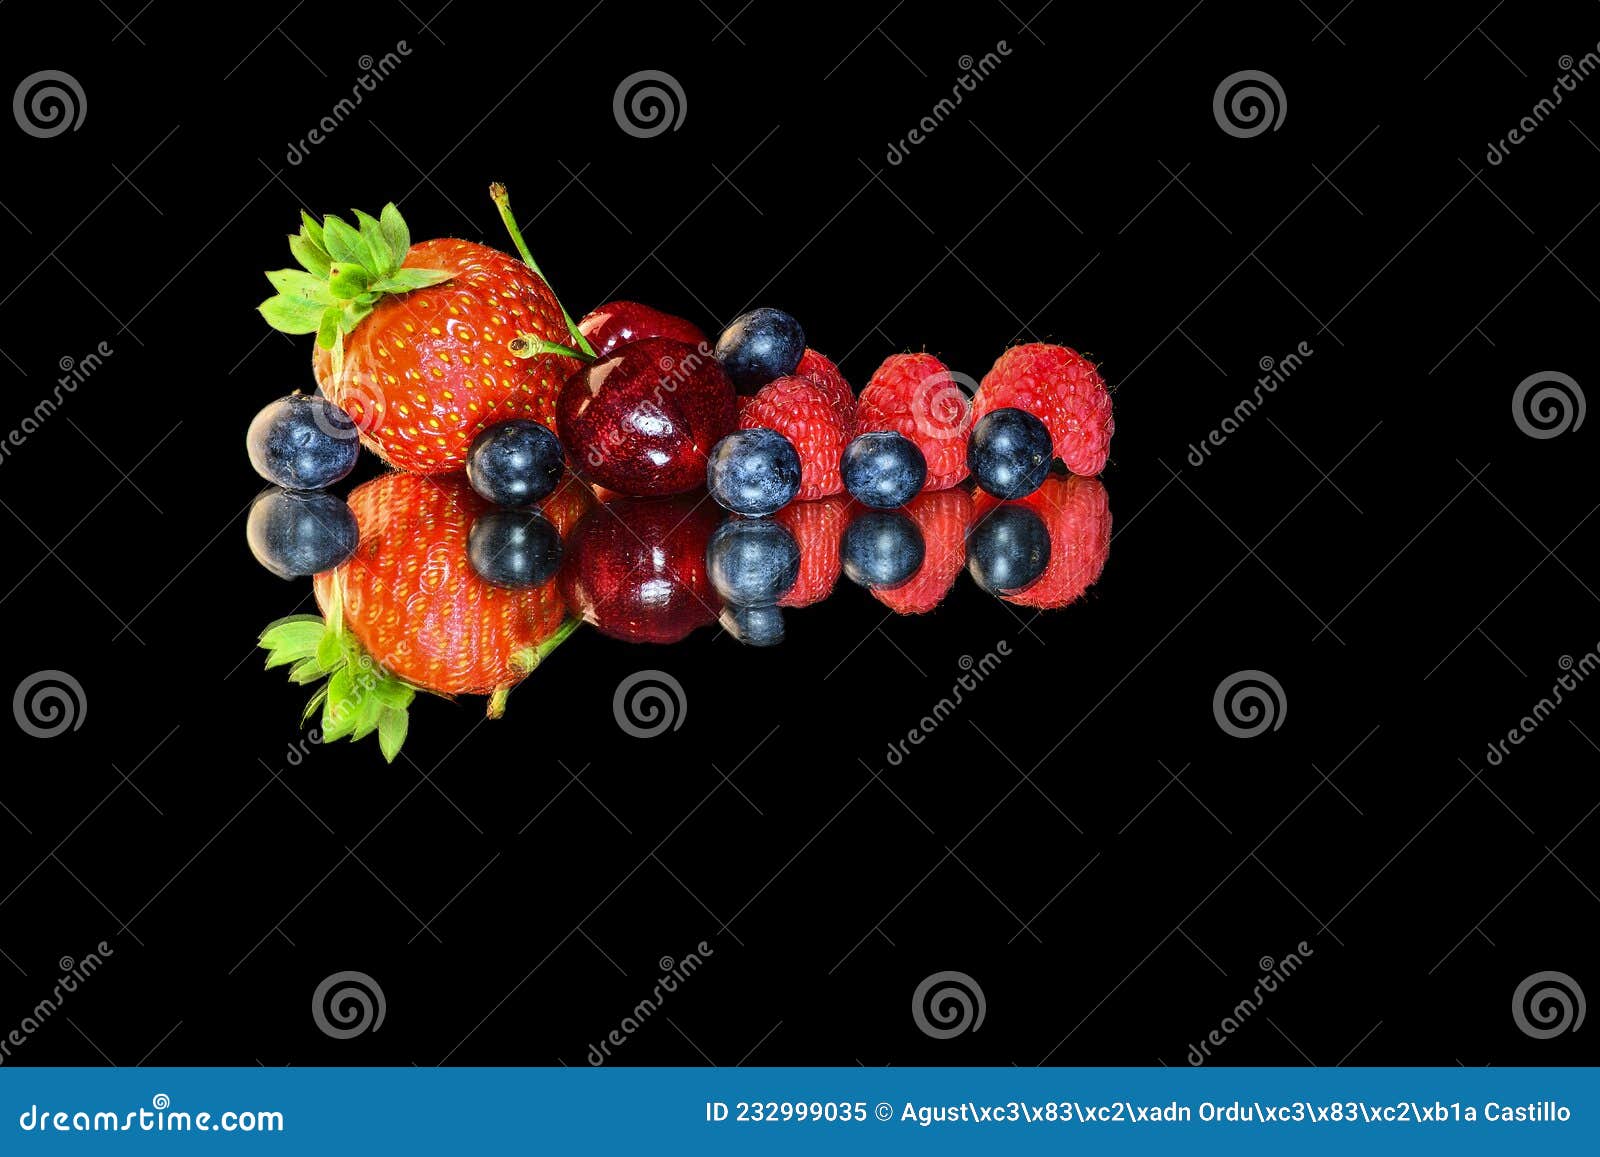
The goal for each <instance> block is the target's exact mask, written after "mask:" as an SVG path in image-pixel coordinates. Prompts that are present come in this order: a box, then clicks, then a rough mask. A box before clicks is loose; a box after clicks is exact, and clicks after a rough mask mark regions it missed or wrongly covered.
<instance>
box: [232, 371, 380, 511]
mask: <svg viewBox="0 0 1600 1157" xmlns="http://www.w3.org/2000/svg"><path fill="white" fill-rule="evenodd" d="M244 445H245V450H246V451H247V452H248V453H249V455H250V465H251V466H254V467H255V471H256V473H257V474H259V475H261V477H263V478H265V479H266V480H267V481H268V482H271V483H272V484H273V485H274V486H282V487H283V488H284V489H286V490H321V489H322V488H323V487H325V486H332V485H333V484H334V483H335V482H337V481H339V479H341V478H343V477H344V476H345V475H346V474H349V473H350V471H352V470H354V469H355V465H356V459H357V458H358V457H359V456H360V454H361V441H360V438H359V436H358V434H357V432H356V424H355V423H354V422H352V421H351V420H350V415H349V414H346V413H345V412H344V411H343V410H341V409H340V408H339V407H338V406H335V405H334V404H333V403H332V402H330V401H328V399H327V398H324V397H322V395H320V394H290V395H289V396H288V397H287V398H279V399H278V400H277V401H276V402H273V403H272V404H271V405H269V406H267V407H266V409H264V410H262V411H261V412H260V413H259V414H257V415H256V416H255V417H254V418H253V419H252V420H251V422H250V432H249V433H248V434H246V435H245V440H244Z"/></svg>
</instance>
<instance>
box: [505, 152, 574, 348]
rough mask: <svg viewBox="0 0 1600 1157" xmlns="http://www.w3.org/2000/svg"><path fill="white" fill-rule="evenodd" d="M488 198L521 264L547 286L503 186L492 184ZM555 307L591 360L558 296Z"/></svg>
mask: <svg viewBox="0 0 1600 1157" xmlns="http://www.w3.org/2000/svg"><path fill="white" fill-rule="evenodd" d="M489 196H490V198H491V199H493V201H494V204H495V208H496V209H499V210H500V220H502V221H504V222H505V225H506V232H507V233H509V234H511V241H512V243H513V244H515V245H516V247H517V252H518V253H519V254H520V255H521V257H522V262H523V264H524V265H526V266H527V267H528V268H529V269H531V270H533V271H534V272H535V273H537V274H538V275H539V276H540V277H541V278H544V283H545V284H546V285H549V284H550V279H549V278H548V277H545V275H544V270H542V269H540V268H539V263H538V262H537V261H535V260H534V259H533V254H532V253H531V252H529V251H528V243H527V242H526V241H524V240H523V239H522V230H521V229H520V228H519V227H518V226H517V219H516V218H515V217H514V216H512V215H511V194H510V193H508V192H507V191H506V187H505V186H504V185H502V184H500V182H498V181H496V182H495V183H494V184H492V185H490V186H489ZM550 292H551V293H552V294H554V293H555V287H554V286H551V289H550ZM556 305H557V306H559V307H560V309H561V316H562V317H563V318H564V319H565V320H566V323H567V332H568V333H570V334H571V335H572V338H573V340H574V341H576V342H577V343H578V348H579V349H581V350H582V351H583V352H584V353H585V354H587V355H588V356H589V357H591V358H593V357H594V356H595V355H594V347H593V346H592V345H590V344H589V339H588V338H586V337H584V336H583V334H582V333H580V332H578V327H577V325H576V324H575V323H574V322H573V320H572V315H571V314H570V313H568V312H567V307H566V306H564V305H562V304H561V298H560V296H559V295H557V296H556ZM569 352H570V351H569Z"/></svg>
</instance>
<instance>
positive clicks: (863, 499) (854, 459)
mask: <svg viewBox="0 0 1600 1157" xmlns="http://www.w3.org/2000/svg"><path fill="white" fill-rule="evenodd" d="M839 473H840V475H841V476H842V477H843V478H844V486H845V489H846V490H848V491H850V493H851V495H852V496H853V497H854V498H855V500H856V501H857V502H860V503H861V504H862V505H864V506H871V507H874V508H876V509H878V510H892V509H894V508H895V507H896V506H904V505H905V504H906V503H907V502H910V501H911V500H912V499H913V498H915V497H916V496H917V491H919V490H921V489H922V484H923V483H924V482H926V481H927V480H928V461H927V459H926V458H924V457H923V456H922V451H921V450H919V449H917V444H916V443H915V442H913V441H912V440H911V439H910V438H907V437H906V436H905V435H903V434H896V433H894V432H893V431H886V432H881V433H867V434H857V435H856V436H855V438H854V439H852V440H851V442H850V445H848V446H846V447H845V448H844V455H843V456H842V457H841V458H840V459H839Z"/></svg>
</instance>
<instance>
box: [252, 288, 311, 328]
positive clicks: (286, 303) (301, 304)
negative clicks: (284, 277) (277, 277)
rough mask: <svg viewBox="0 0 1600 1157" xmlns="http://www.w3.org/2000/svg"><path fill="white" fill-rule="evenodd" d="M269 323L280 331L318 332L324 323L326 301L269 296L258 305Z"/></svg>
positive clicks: (281, 295) (280, 295)
mask: <svg viewBox="0 0 1600 1157" xmlns="http://www.w3.org/2000/svg"><path fill="white" fill-rule="evenodd" d="M256 308H257V309H258V310H259V311H260V313H261V316H262V317H264V318H266V320H267V324H268V325H270V326H271V327H272V328H273V329H275V330H278V331H279V332H280V333H316V332H317V329H318V327H319V326H320V325H321V324H322V318H323V313H324V311H325V310H326V309H327V308H328V307H327V306H326V305H325V304H324V303H322V302H318V301H312V300H310V299H309V298H304V297H286V296H284V295H283V294H281V293H280V294H279V295H278V296H276V297H269V298H267V300H265V301H263V302H262V303H261V304H260V305H259V306H257V307H256Z"/></svg>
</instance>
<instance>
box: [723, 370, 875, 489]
mask: <svg viewBox="0 0 1600 1157" xmlns="http://www.w3.org/2000/svg"><path fill="white" fill-rule="evenodd" d="M759 426H764V427H766V428H767V429H769V430H776V431H777V432H778V433H780V434H782V435H783V436H784V437H785V438H787V439H789V442H790V444H791V445H793V446H794V448H795V452H796V453H798V454H799V455H800V490H799V493H798V494H796V495H795V497H797V498H798V499H799V500H800V501H802V502H807V501H810V500H811V499H813V498H824V497H826V496H827V495H829V494H838V493H839V492H840V491H842V490H843V489H844V483H843V482H841V481H840V480H839V456H840V455H841V454H843V453H844V448H845V445H846V443H848V442H849V441H850V429H849V427H848V426H847V425H846V424H845V420H844V418H843V417H841V416H840V414H839V411H838V409H837V408H836V407H835V406H834V403H833V402H832V401H831V400H830V399H829V398H828V395H827V394H825V393H824V392H823V391H822V390H821V389H820V388H819V387H818V386H817V384H816V383H815V382H814V381H812V380H811V379H810V378H803V377H800V376H799V375H795V376H794V377H789V378H779V379H778V380H777V381H775V382H768V383H767V384H766V385H764V386H762V387H761V389H760V390H758V391H757V392H756V394H755V396H754V397H753V398H752V399H751V400H750V402H749V403H748V404H746V405H741V406H740V407H739V428H740V429H741V430H750V429H754V428H756V427H759Z"/></svg>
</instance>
